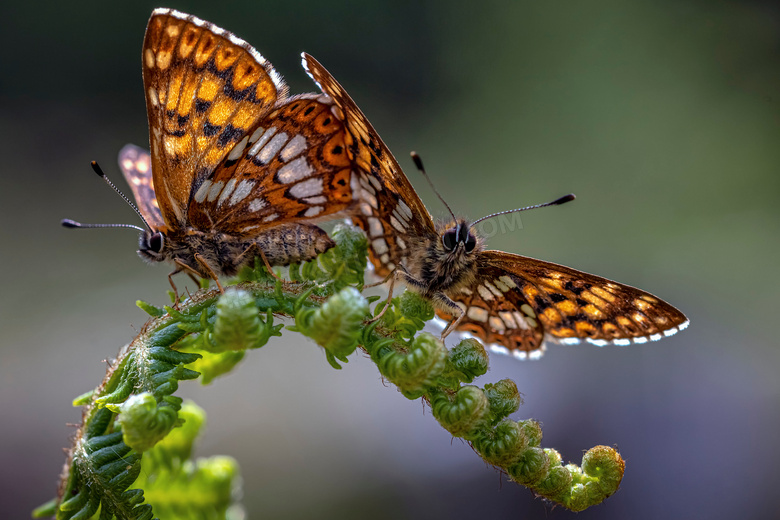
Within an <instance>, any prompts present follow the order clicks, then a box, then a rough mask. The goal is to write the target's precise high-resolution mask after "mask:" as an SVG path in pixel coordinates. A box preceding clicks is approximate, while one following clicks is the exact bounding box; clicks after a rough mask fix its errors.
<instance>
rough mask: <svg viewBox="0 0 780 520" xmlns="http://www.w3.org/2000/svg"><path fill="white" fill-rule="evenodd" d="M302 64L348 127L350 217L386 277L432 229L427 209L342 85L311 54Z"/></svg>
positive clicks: (378, 269) (375, 264)
mask: <svg viewBox="0 0 780 520" xmlns="http://www.w3.org/2000/svg"><path fill="white" fill-rule="evenodd" d="M302 56H303V67H304V68H305V69H306V72H307V73H308V74H309V76H310V77H311V78H312V79H313V80H314V81H315V82H316V83H317V85H318V86H319V87H320V89H321V90H322V92H323V93H325V94H327V95H328V96H329V97H331V98H332V99H333V101H334V102H335V104H336V107H337V108H336V110H335V113H337V115H338V116H339V117H340V118H341V119H342V120H343V121H344V124H345V125H346V128H347V135H346V145H347V150H348V153H349V156H350V159H351V160H352V164H353V166H354V168H355V170H356V183H355V185H354V190H353V197H354V198H355V199H356V200H357V201H358V204H359V206H358V211H357V212H355V213H354V214H353V215H352V217H351V218H352V219H353V221H355V223H356V224H357V225H358V226H360V227H361V228H362V229H363V230H364V231H365V232H366V234H367V235H368V238H369V252H370V258H371V262H372V263H373V264H374V267H375V269H376V271H377V274H379V275H380V276H385V275H387V274H388V273H390V271H392V270H393V269H394V268H395V266H397V265H398V264H400V263H401V262H402V260H403V259H405V258H406V257H407V255H408V249H409V248H408V246H409V243H410V242H411V241H412V240H415V239H416V237H419V236H425V235H429V234H433V233H435V228H434V224H433V220H432V219H431V216H430V214H429V213H428V210H427V209H426V208H425V205H424V204H423V203H422V201H421V200H420V197H419V196H418V195H417V193H416V192H415V191H414V188H413V187H412V185H411V184H410V183H409V180H408V179H407V178H406V176H405V175H404V173H403V171H402V170H401V167H400V166H399V165H398V162H397V161H396V160H395V158H394V157H393V154H392V153H390V150H389V149H388V148H387V146H386V145H385V143H384V142H382V139H381V138H380V137H379V134H378V133H377V132H376V130H374V127H373V126H371V123H370V122H369V121H368V119H367V118H366V116H365V115H364V114H363V112H361V111H360V109H359V108H358V107H357V105H356V104H355V102H354V101H353V100H352V98H351V97H350V96H349V94H347V92H346V90H344V88H343V87H342V86H341V85H339V83H338V82H337V81H336V79H335V78H334V77H333V76H332V75H331V74H330V73H329V72H328V71H327V70H325V68H324V67H323V66H322V65H321V64H320V63H319V62H318V61H317V60H315V59H314V58H312V57H311V56H309V55H308V54H306V53H303V55H302Z"/></svg>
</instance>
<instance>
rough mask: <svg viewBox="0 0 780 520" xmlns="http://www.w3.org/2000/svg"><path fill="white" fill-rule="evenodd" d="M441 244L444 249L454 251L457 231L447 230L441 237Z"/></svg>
mask: <svg viewBox="0 0 780 520" xmlns="http://www.w3.org/2000/svg"><path fill="white" fill-rule="evenodd" d="M441 243H442V244H443V245H444V249H446V250H447V251H452V250H453V249H455V245H456V244H457V243H458V230H457V229H448V230H447V231H445V232H444V235H442V237H441Z"/></svg>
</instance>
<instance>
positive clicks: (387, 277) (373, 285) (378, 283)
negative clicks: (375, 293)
mask: <svg viewBox="0 0 780 520" xmlns="http://www.w3.org/2000/svg"><path fill="white" fill-rule="evenodd" d="M394 276H395V269H393V270H392V271H390V274H388V275H387V276H385V278H384V280H381V281H379V282H375V283H370V284H367V285H364V286H363V289H369V288H371V287H376V286H378V285H384V284H386V283H387V282H388V281H389V280H390V278H393V277H394Z"/></svg>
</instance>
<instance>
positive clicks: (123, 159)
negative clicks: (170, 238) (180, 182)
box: [119, 144, 165, 230]
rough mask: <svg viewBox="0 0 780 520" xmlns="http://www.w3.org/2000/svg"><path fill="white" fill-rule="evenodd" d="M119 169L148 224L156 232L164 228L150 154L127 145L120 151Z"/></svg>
mask: <svg viewBox="0 0 780 520" xmlns="http://www.w3.org/2000/svg"><path fill="white" fill-rule="evenodd" d="M119 169H121V170H122V173H123V174H124V176H125V180H126V181H127V184H129V185H130V189H131V190H133V197H135V205H136V206H138V210H139V211H140V212H141V215H143V216H144V219H146V222H147V223H148V224H149V225H150V226H152V228H153V229H155V230H160V229H162V228H164V226H165V221H163V218H162V213H160V206H159V205H158V204H157V197H155V195H154V181H153V180H152V158H151V157H150V156H149V152H147V151H146V150H144V149H143V148H139V147H137V146H135V145H132V144H128V145H125V146H124V147H123V148H122V149H121V150H119Z"/></svg>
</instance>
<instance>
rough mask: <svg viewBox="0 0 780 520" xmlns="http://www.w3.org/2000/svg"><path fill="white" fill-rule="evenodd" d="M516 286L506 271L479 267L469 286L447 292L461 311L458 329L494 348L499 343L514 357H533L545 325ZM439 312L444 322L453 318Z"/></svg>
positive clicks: (538, 348) (542, 337)
mask: <svg viewBox="0 0 780 520" xmlns="http://www.w3.org/2000/svg"><path fill="white" fill-rule="evenodd" d="M515 287H516V284H515V283H514V282H513V278H512V277H511V275H509V274H508V273H507V272H506V271H504V270H502V269H500V268H497V267H492V266H489V265H485V266H484V267H482V268H481V269H480V270H479V272H478V273H477V276H476V280H475V281H474V284H473V285H472V286H471V287H469V288H464V289H462V290H461V291H460V292H459V293H457V294H455V295H452V294H451V295H450V297H451V299H452V300H453V301H455V303H456V304H457V305H458V306H459V307H460V308H461V310H462V311H463V317H462V318H461V320H460V322H459V324H458V327H457V330H458V331H460V332H466V333H468V334H471V335H472V336H475V337H477V338H479V339H480V340H482V341H483V342H485V343H487V344H490V345H493V348H494V350H495V348H496V347H495V346H499V347H500V348H503V349H504V351H505V352H511V353H513V354H514V355H515V356H516V357H521V358H525V357H527V356H531V357H533V356H534V353H538V354H541V353H542V352H543V350H544V344H543V343H544V327H543V326H542V323H541V322H540V321H539V320H538V319H537V318H536V316H535V313H534V311H533V309H532V308H531V307H530V306H529V305H528V304H527V302H526V300H525V298H524V296H523V294H522V292H519V291H516V290H514V289H515ZM438 314H439V317H441V318H442V319H445V320H447V321H450V320H452V319H454V318H455V316H452V315H449V314H447V313H446V312H444V311H441V310H440V311H438Z"/></svg>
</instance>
